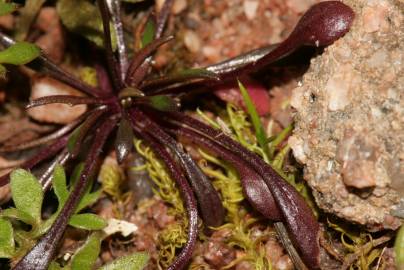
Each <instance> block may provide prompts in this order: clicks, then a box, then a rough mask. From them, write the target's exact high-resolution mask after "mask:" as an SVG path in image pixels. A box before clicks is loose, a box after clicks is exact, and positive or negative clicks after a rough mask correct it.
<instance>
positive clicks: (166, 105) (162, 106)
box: [144, 95, 180, 111]
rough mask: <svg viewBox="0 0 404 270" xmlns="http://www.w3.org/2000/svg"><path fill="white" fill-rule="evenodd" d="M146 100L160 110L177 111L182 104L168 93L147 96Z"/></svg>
mask: <svg viewBox="0 0 404 270" xmlns="http://www.w3.org/2000/svg"><path fill="white" fill-rule="evenodd" d="M144 101H145V103H146V104H149V105H150V106H151V107H153V108H154V109H156V110H159V111H177V110H178V109H179V107H180V104H179V102H178V101H177V100H175V99H173V98H171V97H169V96H166V95H156V96H150V97H145V98H144Z"/></svg>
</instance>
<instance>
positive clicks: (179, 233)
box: [133, 140, 188, 269]
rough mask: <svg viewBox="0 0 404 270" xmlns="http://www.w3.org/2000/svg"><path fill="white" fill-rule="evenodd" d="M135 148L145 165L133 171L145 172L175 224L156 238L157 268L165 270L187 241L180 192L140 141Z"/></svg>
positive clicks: (157, 160) (185, 222) (160, 163)
mask: <svg viewBox="0 0 404 270" xmlns="http://www.w3.org/2000/svg"><path fill="white" fill-rule="evenodd" d="M135 148H136V151H137V152H138V153H139V154H140V155H142V156H143V157H144V159H145V165H144V166H141V167H136V168H133V169H134V170H147V172H148V173H149V175H150V178H151V179H152V181H153V182H154V184H155V185H156V186H157V188H153V192H154V194H156V195H157V196H158V197H159V198H161V199H162V200H163V201H164V202H165V203H166V204H167V205H168V206H169V208H168V213H169V214H170V215H172V216H174V217H175V222H174V223H172V224H170V225H169V226H168V227H167V228H165V229H164V230H162V231H161V232H160V233H159V236H158V250H159V254H158V266H159V267H160V268H162V269H166V268H167V267H168V266H169V265H170V264H171V262H172V261H173V260H174V258H175V254H176V251H177V250H179V249H180V248H181V247H182V246H183V245H184V244H185V243H186V241H187V230H186V228H188V219H187V216H186V213H185V208H184V204H183V202H182V200H181V195H180V192H179V190H178V188H177V186H176V184H175V182H174V181H173V179H172V178H171V177H170V175H169V174H168V172H167V171H166V169H165V167H164V164H163V163H162V162H161V161H160V160H159V159H158V158H157V157H156V156H155V154H154V153H153V151H152V150H151V149H150V148H149V147H147V146H145V145H144V144H143V143H142V141H141V140H135Z"/></svg>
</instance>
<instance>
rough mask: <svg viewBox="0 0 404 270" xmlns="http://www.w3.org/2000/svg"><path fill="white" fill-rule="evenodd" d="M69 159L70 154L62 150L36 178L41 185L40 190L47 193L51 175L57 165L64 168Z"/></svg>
mask: <svg viewBox="0 0 404 270" xmlns="http://www.w3.org/2000/svg"><path fill="white" fill-rule="evenodd" d="M70 159H71V155H70V153H69V152H68V151H67V150H66V149H64V150H63V151H62V152H61V153H60V154H59V155H58V156H57V157H56V158H55V159H54V160H53V161H52V162H51V163H50V164H49V166H48V167H47V169H46V170H45V171H44V172H43V173H42V175H41V176H40V177H39V178H38V181H39V183H40V184H41V185H42V190H43V191H47V190H48V189H49V188H50V186H51V184H52V173H53V171H54V169H55V167H56V166H57V165H60V166H65V165H66V163H67V162H68V161H69V160H70Z"/></svg>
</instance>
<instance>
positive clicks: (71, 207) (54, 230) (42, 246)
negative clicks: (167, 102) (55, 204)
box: [13, 119, 116, 270]
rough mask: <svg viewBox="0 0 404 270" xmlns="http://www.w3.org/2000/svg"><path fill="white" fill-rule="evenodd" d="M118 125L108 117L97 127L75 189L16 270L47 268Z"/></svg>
mask: <svg viewBox="0 0 404 270" xmlns="http://www.w3.org/2000/svg"><path fill="white" fill-rule="evenodd" d="M115 125H116V119H107V120H106V121H104V122H103V124H102V125H101V126H100V127H99V128H98V129H97V131H96V135H95V138H94V143H93V144H92V146H91V149H90V152H89V153H88V156H87V157H86V161H85V165H84V169H83V171H82V173H81V175H80V178H79V180H78V182H77V183H76V185H75V186H74V189H73V191H72V192H71V193H70V195H69V197H68V199H67V201H66V203H65V205H64V206H63V208H62V210H61V212H60V214H59V215H58V217H57V218H56V220H55V222H54V223H53V224H52V227H51V228H50V229H49V231H48V232H47V233H46V234H45V235H44V236H43V237H42V238H41V239H40V240H39V242H38V243H37V244H36V245H35V246H34V247H33V248H32V249H31V250H30V251H29V252H28V253H27V254H26V255H25V256H24V257H23V258H22V259H21V260H20V261H19V262H18V263H17V265H16V266H15V267H14V268H13V269H14V270H46V269H48V266H49V264H50V262H51V260H52V258H53V256H54V254H55V252H56V249H57V247H58V243H59V241H60V239H61V238H62V236H63V233H64V231H65V229H66V226H67V224H68V222H69V219H70V217H71V215H72V214H73V213H74V211H75V208H76V206H77V204H78V203H79V201H80V199H81V197H82V195H83V193H84V192H85V190H86V188H87V184H88V181H89V180H90V176H91V174H92V173H93V171H94V169H95V167H96V164H97V160H98V156H99V154H100V153H101V151H102V148H103V146H104V144H105V141H106V139H107V138H108V136H109V134H110V133H111V131H112V130H113V128H114V127H115Z"/></svg>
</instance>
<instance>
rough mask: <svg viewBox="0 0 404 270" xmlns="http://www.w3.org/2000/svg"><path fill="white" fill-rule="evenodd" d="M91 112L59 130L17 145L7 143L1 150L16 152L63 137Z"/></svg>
mask: <svg viewBox="0 0 404 270" xmlns="http://www.w3.org/2000/svg"><path fill="white" fill-rule="evenodd" d="M89 113H90V112H86V113H84V114H83V115H81V116H80V117H79V118H77V119H75V120H73V122H71V123H69V124H67V125H65V126H63V127H62V128H60V129H59V130H57V131H55V132H53V133H51V134H49V135H46V136H44V137H41V138H39V139H37V140H33V141H27V142H23V143H21V144H17V145H12V144H10V145H7V144H6V145H4V146H2V147H0V152H3V153H6V152H15V151H20V150H26V149H29V148H33V147H36V146H39V145H42V144H45V143H48V142H50V141H52V140H55V139H58V138H60V137H62V136H63V135H65V134H67V133H68V132H69V131H71V130H73V129H74V128H75V127H77V125H78V124H80V123H81V122H82V121H83V120H84V119H85V118H87V116H88V115H89Z"/></svg>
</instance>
